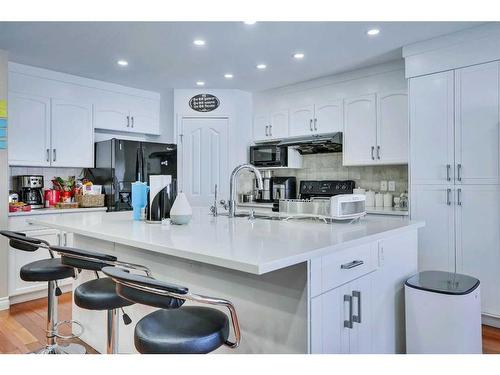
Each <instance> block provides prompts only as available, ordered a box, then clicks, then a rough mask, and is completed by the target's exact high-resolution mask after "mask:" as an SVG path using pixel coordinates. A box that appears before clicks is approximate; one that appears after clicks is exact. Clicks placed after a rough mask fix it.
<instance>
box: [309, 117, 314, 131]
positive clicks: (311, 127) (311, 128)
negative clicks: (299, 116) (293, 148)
mask: <svg viewBox="0 0 500 375" xmlns="http://www.w3.org/2000/svg"><path fill="white" fill-rule="evenodd" d="M309 130H310V131H313V119H310V120H309Z"/></svg>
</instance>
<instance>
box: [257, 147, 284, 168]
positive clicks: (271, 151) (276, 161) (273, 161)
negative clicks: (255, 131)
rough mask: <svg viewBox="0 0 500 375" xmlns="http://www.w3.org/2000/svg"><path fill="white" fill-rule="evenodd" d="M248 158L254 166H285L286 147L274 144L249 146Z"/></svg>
mask: <svg viewBox="0 0 500 375" xmlns="http://www.w3.org/2000/svg"><path fill="white" fill-rule="evenodd" d="M249 160H250V164H253V165H254V166H256V167H286V166H287V162H288V148H287V147H281V146H278V145H276V144H262V145H257V146H250V158H249Z"/></svg>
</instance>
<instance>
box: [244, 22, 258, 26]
mask: <svg viewBox="0 0 500 375" xmlns="http://www.w3.org/2000/svg"><path fill="white" fill-rule="evenodd" d="M256 22H257V21H243V23H244V24H245V25H255V23H256Z"/></svg>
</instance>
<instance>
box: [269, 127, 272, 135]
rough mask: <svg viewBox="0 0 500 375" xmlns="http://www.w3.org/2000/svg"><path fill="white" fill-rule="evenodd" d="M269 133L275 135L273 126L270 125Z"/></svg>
mask: <svg viewBox="0 0 500 375" xmlns="http://www.w3.org/2000/svg"><path fill="white" fill-rule="evenodd" d="M269 135H270V136H271V137H272V136H273V126H272V125H269Z"/></svg>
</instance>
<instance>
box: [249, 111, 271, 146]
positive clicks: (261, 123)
mask: <svg viewBox="0 0 500 375" xmlns="http://www.w3.org/2000/svg"><path fill="white" fill-rule="evenodd" d="M269 125H270V120H269V115H267V114H261V115H256V116H255V117H254V119H253V138H254V140H255V141H263V140H267V139H269Z"/></svg>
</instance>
